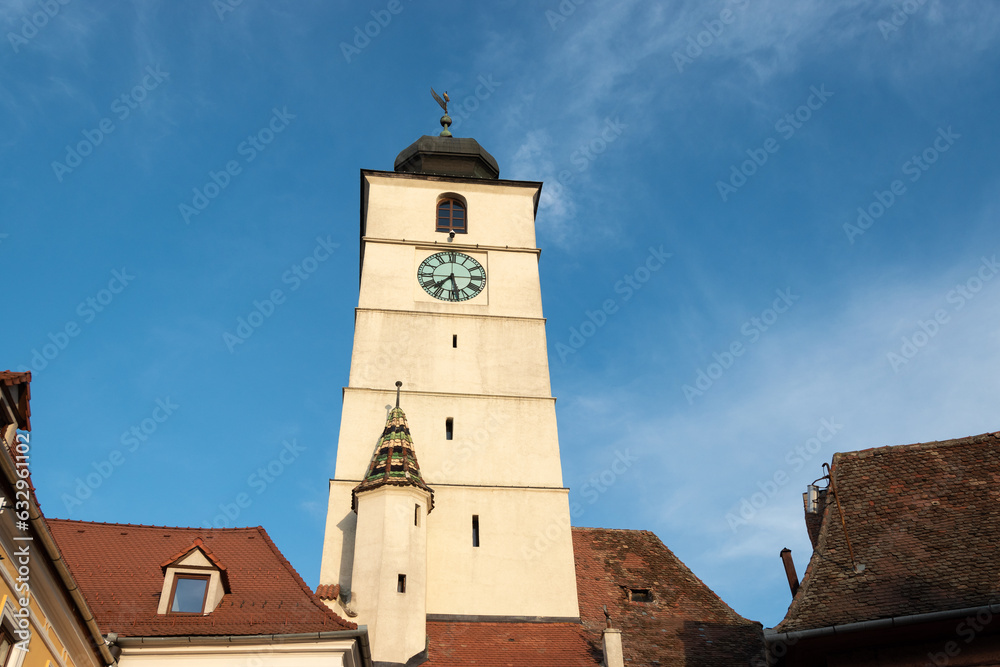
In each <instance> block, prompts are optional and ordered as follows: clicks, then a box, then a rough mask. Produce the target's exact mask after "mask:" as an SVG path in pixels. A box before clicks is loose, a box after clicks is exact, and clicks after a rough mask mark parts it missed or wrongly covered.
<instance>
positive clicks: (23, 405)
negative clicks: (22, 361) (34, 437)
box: [0, 371, 31, 431]
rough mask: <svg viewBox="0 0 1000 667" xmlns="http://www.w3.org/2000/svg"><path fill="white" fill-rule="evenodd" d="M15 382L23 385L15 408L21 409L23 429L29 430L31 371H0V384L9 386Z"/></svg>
mask: <svg viewBox="0 0 1000 667" xmlns="http://www.w3.org/2000/svg"><path fill="white" fill-rule="evenodd" d="M15 384H23V385H24V394H23V395H22V396H21V398H20V400H19V401H18V404H17V406H16V407H17V409H18V410H20V411H21V413H22V414H21V416H22V417H23V418H24V430H25V431H30V430H31V373H16V372H14V371H0V385H4V386H7V387H9V386H11V385H15Z"/></svg>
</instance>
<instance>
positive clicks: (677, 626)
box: [573, 528, 763, 667]
mask: <svg viewBox="0 0 1000 667" xmlns="http://www.w3.org/2000/svg"><path fill="white" fill-rule="evenodd" d="M573 551H574V556H575V559H576V586H577V593H578V596H579V600H580V617H581V619H582V621H583V626H584V628H585V629H586V630H587V631H588V632H589V637H590V641H591V643H592V646H595V647H596V648H597V649H598V650H600V647H601V634H600V633H601V631H602V630H603V628H604V627H605V617H604V611H603V609H602V607H603V606H604V605H607V607H608V613H609V614H610V615H611V624H612V626H613V627H615V628H619V629H620V630H621V631H622V648H623V650H624V654H625V664H626V665H629V664H631V665H648V664H651V663H652V662H653V661H656V660H658V661H659V664H662V665H687V666H695V665H698V666H702V665H704V666H706V667H707V666H709V665H712V666H714V665H745V664H747V662H748V660H749V659H750V658H751V657H752V656H756V655H758V654H759V653H760V652H761V651H762V649H763V633H762V628H761V626H760V624H759V623H755V622H753V621H748V620H747V619H745V618H743V617H742V616H740V615H739V614H737V613H736V612H735V611H733V610H732V609H731V608H730V607H729V606H728V605H727V604H726V603H725V602H723V601H722V600H721V599H720V598H719V596H717V595H716V594H715V593H713V592H712V590H711V589H710V588H709V587H708V586H706V585H705V584H704V583H703V582H702V581H701V580H700V579H698V577H696V576H695V575H694V573H692V572H691V570H689V569H688V568H687V566H686V565H684V563H682V562H681V561H680V560H679V559H678V558H677V556H675V555H674V554H673V552H671V551H670V549H668V548H667V547H666V546H665V545H664V544H663V542H661V541H660V540H659V538H657V537H656V535H654V534H653V533H651V532H649V531H647V530H611V529H605V528H574V529H573ZM629 589H636V590H648V591H650V593H651V594H652V600H651V601H650V602H632V601H630V600H629Z"/></svg>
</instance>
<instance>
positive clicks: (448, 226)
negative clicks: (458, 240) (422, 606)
mask: <svg viewBox="0 0 1000 667" xmlns="http://www.w3.org/2000/svg"><path fill="white" fill-rule="evenodd" d="M467 222H468V221H467V220H466V215H465V203H464V202H462V201H460V200H458V199H455V198H454V197H446V198H444V199H442V200H441V201H439V202H438V207H437V231H439V232H455V233H456V234H465V233H466V232H468V231H469V229H468V225H467V224H466V223H467Z"/></svg>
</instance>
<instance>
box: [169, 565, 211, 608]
mask: <svg viewBox="0 0 1000 667" xmlns="http://www.w3.org/2000/svg"><path fill="white" fill-rule="evenodd" d="M207 593H208V577H207V576H202V575H197V574H190V575H189V574H178V575H177V576H176V578H175V579H174V591H173V594H172V595H171V597H172V599H171V601H170V611H171V613H174V614H200V613H201V612H203V611H204V610H205V596H206V595H207Z"/></svg>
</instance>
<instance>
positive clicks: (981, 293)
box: [0, 0, 1000, 626]
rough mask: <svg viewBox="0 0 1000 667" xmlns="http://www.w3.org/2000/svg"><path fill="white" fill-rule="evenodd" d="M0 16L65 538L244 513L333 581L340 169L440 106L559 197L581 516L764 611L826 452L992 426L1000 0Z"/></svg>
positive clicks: (349, 176) (559, 258)
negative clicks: (68, 529)
mask: <svg viewBox="0 0 1000 667" xmlns="http://www.w3.org/2000/svg"><path fill="white" fill-rule="evenodd" d="M372 21H376V22H377V21H381V24H377V23H371V24H370V25H369V23H370V22H372ZM0 25H2V26H3V32H4V43H3V44H2V45H0V67H2V72H3V75H2V77H0V126H2V127H3V130H2V132H0V146H2V149H3V155H4V160H3V164H2V166H0V192H2V198H3V211H4V216H3V220H2V222H0V252H2V256H3V257H4V259H5V260H6V265H7V267H8V269H7V276H8V281H7V284H8V288H9V289H8V292H7V300H8V311H7V312H8V326H6V327H4V330H3V333H2V334H0V341H2V346H0V349H2V351H3V353H4V357H5V360H4V361H3V362H2V364H0V365H3V366H4V367H7V368H12V369H25V368H27V369H31V370H33V372H34V381H33V386H32V394H33V410H34V412H33V423H34V427H35V428H34V432H33V433H32V445H33V449H32V457H33V458H32V463H33V466H34V468H33V470H34V476H35V477H34V479H35V481H36V484H37V485H38V487H39V497H40V499H41V502H42V505H43V509H44V510H45V512H46V513H47V515H49V516H55V517H65V518H75V519H86V520H96V521H112V522H134V523H146V524H165V525H204V524H206V523H212V522H213V521H215V522H217V523H219V524H220V525H222V524H225V525H258V524H259V525H263V526H264V527H265V528H266V529H267V530H268V531H269V533H270V534H271V536H272V537H273V538H274V539H275V541H276V543H277V544H278V545H279V547H280V548H281V549H282V550H283V551H284V553H285V554H286V555H287V556H288V558H289V559H290V560H291V562H292V563H293V565H295V567H296V568H297V569H298V570H299V571H300V572H301V573H302V575H303V576H304V577H305V579H306V580H307V582H309V583H310V584H311V585H315V584H316V583H317V582H318V576H319V559H320V550H321V545H322V534H323V525H324V519H325V512H326V507H325V506H326V494H327V484H326V481H327V479H328V478H329V477H331V476H332V475H333V464H334V459H335V454H336V436H337V432H338V428H339V420H340V402H341V387H342V386H343V385H345V384H346V383H347V374H348V369H349V363H350V352H351V340H352V335H353V308H354V307H355V306H356V303H357V290H358V283H357V275H358V252H357V248H358V245H357V244H358V239H357V234H358V197H359V190H358V170H359V169H360V168H369V169H391V168H392V163H393V159H394V158H395V156H396V154H397V153H398V152H399V151H400V150H402V149H403V148H404V147H406V146H407V145H409V144H410V143H411V142H413V141H414V140H415V139H417V138H418V137H419V136H420V135H422V134H431V133H436V132H437V131H438V129H439V128H438V126H437V119H438V117H439V110H438V108H437V106H436V105H435V104H434V102H433V100H432V99H431V97H430V95H429V91H428V89H429V88H430V87H431V86H433V87H434V88H436V89H437V90H438V91H439V92H441V91H445V90H447V91H448V92H449V93H450V95H451V97H452V100H453V104H452V115H453V117H454V118H455V119H456V122H455V125H454V126H453V128H452V129H453V131H454V133H455V134H456V136H473V137H475V138H476V139H477V140H479V142H480V143H482V144H483V146H484V147H486V149H487V150H489V151H490V152H491V153H492V154H493V155H494V156H495V157H496V158H497V160H498V162H499V164H500V169H501V176H502V177H505V178H513V179H524V180H540V181H544V182H545V184H546V185H545V189H544V194H543V198H542V202H541V206H540V208H539V212H538V218H537V227H538V241H539V244H540V246H541V247H542V249H543V252H542V257H541V275H542V290H543V300H544V305H545V314H546V316H547V318H548V329H547V332H548V344H549V354H550V364H551V375H552V386H553V393H554V394H555V395H556V396H557V397H558V404H557V410H558V416H559V420H560V440H561V449H562V457H563V470H564V481H565V483H566V485H567V486H569V487H570V488H571V489H572V491H571V496H570V498H571V502H572V503H573V507H574V523H575V524H576V525H584V526H607V527H621V528H642V529H648V530H652V531H654V532H655V533H656V534H657V535H658V536H659V537H660V538H661V539H662V540H663V541H664V542H665V543H666V544H667V545H668V546H669V547H670V548H671V549H673V550H674V552H675V553H676V554H677V555H678V556H679V557H680V558H681V559H682V560H683V561H684V562H685V563H686V564H687V565H688V566H689V567H691V569H692V570H693V571H694V572H695V573H696V574H697V575H698V576H699V577H701V578H702V579H703V580H704V581H705V582H706V583H708V584H709V585H710V586H711V587H712V588H713V589H714V590H715V591H716V592H717V593H719V594H720V595H721V596H722V598H723V599H724V600H726V601H727V602H728V603H730V604H731V605H732V606H733V607H734V608H735V609H736V610H737V611H739V612H740V613H742V614H743V615H745V616H747V617H749V618H752V619H755V620H759V621H761V622H763V623H764V624H765V625H767V626H772V625H774V624H775V623H776V622H777V621H779V620H780V618H781V617H782V616H783V614H784V611H785V609H786V607H787V604H788V602H789V599H790V596H789V593H788V590H787V585H786V583H785V580H784V574H783V572H782V569H781V563H780V560H779V558H778V552H779V550H780V549H781V548H782V547H786V546H787V547H789V548H791V549H792V550H793V555H794V557H795V559H796V564H797V566H798V570H799V574H800V575H801V574H802V573H803V571H804V570H805V566H806V563H807V560H808V555H809V552H810V549H809V544H808V540H807V537H806V533H805V528H804V524H803V519H802V501H801V492H802V491H803V490H804V489H805V486H806V484H808V483H810V482H811V481H813V480H814V479H816V478H818V477H820V476H821V475H822V474H823V471H822V470H821V464H822V463H823V462H828V461H829V460H830V458H831V456H832V455H833V453H834V452H836V451H850V450H856V449H862V448H868V447H876V446H884V445H894V444H905V443H911V442H919V441H929V440H937V439H946V438H952V437H961V436H966V435H971V434H976V433H982V432H986V431H993V430H996V429H998V428H1000V423H998V421H997V417H996V407H997V398H996V397H997V396H998V395H1000V393H998V391H997V390H998V384H1000V380H998V378H1000V372H998V371H1000V276H998V275H997V273H998V271H1000V267H998V266H997V265H996V263H995V261H996V260H995V258H996V257H997V255H998V254H1000V231H998V224H997V223H998V221H1000V194H998V193H1000V188H998V185H1000V168H998V165H997V156H998V155H1000V132H998V125H1000V123H998V119H1000V114H998V113H997V109H998V107H1000V80H998V78H997V76H996V72H997V71H998V66H1000V40H998V35H1000V7H998V6H996V4H995V3H992V2H988V1H985V0H982V1H975V0H970V1H967V2H963V3H946V2H943V1H939V0H926V2H920V1H919V0H905V1H904V2H901V3H893V2H878V1H870V2H859V1H854V0H837V1H826V2H818V1H817V2H811V1H810V2H796V3H791V2H779V1H777V0H770V1H768V0H749V1H746V0H729V1H722V2H693V1H692V2H662V3H661V2H638V1H618V2H599V1H597V0H589V1H588V2H583V3H579V4H576V3H574V2H572V0H563V2H561V3H560V2H556V1H555V0H552V1H550V2H538V3H515V2H493V3H457V2H437V3H430V2H428V3H419V2H412V1H411V0H399V1H398V2H395V1H393V2H389V1H382V0H376V1H375V2H365V3H356V2H354V3H346V2H319V1H302V2H295V3H264V2H259V1H253V0H244V1H243V2H241V3H237V2H235V0H219V1H218V2H212V1H210V0H202V1H198V2H194V1H190V2H188V1H176V2H155V1H151V2H122V3H101V4H100V5H97V6H95V5H93V4H90V3H85V2H82V1H81V0H75V1H68V2H65V3H63V2H59V1H58V0H48V1H47V2H46V1H36V0H25V1H14V0H5V1H3V2H0ZM366 27H367V29H368V31H369V33H370V34H371V35H374V36H366V38H365V39H363V38H361V37H359V34H363V33H364V31H365V30H366ZM859 209H860V210H859ZM666 255H669V257H666ZM320 257H323V258H324V259H322V260H319V259H318V258H320ZM309 258H313V259H314V260H315V261H310V259H309ZM276 289H280V290H282V299H281V302H280V303H274V304H273V305H272V306H269V305H268V304H267V303H264V302H265V301H267V300H269V298H270V296H271V294H272V292H273V291H274V290H276ZM255 302H256V303H257V304H259V305H255ZM256 309H259V310H260V311H262V312H263V313H264V314H263V315H260V316H254V317H253V318H252V319H253V321H254V322H257V323H258V324H259V326H256V327H254V328H252V329H251V330H250V331H251V334H250V335H249V336H247V337H245V340H242V341H241V342H238V343H233V342H232V340H231V339H229V343H228V344H227V339H225V338H224V336H225V334H227V333H229V334H234V333H236V332H237V326H238V322H239V318H244V319H247V318H249V317H250V314H251V313H252V312H253V311H255V310H256ZM244 333H246V332H244ZM132 429H136V430H137V431H138V433H139V434H141V438H140V437H139V436H138V435H136V436H130V435H128V434H129V432H130V431H131V430H132ZM373 437H374V435H373ZM283 443H287V444H283ZM417 447H418V452H419V442H417ZM115 452H117V454H115ZM616 461H617V463H616ZM515 464H516V462H515ZM269 467H270V472H268V468H269ZM258 471H263V472H258ZM88 475H90V476H91V481H99V482H100V484H99V485H97V484H96V483H95V484H91V485H88V484H87V477H88ZM98 477H100V479H99V480H98ZM915 483H916V482H915ZM81 485H82V486H81ZM241 494H245V495H241ZM755 494H757V495H755ZM237 499H242V500H243V501H244V502H243V504H244V506H243V507H240V506H238V505H237V504H236V501H237ZM247 501H249V502H247ZM227 508H228V511H229V513H230V514H231V516H230V517H226V516H224V512H225V510H226V509H227ZM741 508H742V514H741ZM237 510H238V513H237Z"/></svg>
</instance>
